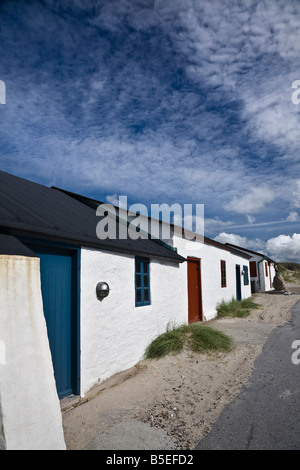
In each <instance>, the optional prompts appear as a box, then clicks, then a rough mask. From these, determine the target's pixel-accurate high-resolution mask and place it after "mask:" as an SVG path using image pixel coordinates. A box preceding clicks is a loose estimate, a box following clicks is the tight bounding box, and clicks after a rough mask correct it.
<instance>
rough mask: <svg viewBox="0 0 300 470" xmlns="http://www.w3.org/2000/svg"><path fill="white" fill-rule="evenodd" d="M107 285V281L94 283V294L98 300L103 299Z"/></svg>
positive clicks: (107, 289)
mask: <svg viewBox="0 0 300 470" xmlns="http://www.w3.org/2000/svg"><path fill="white" fill-rule="evenodd" d="M109 291H110V289H109V285H108V284H107V282H98V284H97V285H96V296H97V299H98V300H103V299H105V297H107V296H108V294H109Z"/></svg>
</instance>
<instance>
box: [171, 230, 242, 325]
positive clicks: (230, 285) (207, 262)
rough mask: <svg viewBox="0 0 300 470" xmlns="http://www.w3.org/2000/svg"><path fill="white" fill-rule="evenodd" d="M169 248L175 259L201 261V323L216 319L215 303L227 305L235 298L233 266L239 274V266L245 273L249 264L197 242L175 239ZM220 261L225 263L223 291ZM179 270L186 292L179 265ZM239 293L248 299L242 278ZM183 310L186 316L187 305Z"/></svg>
mask: <svg viewBox="0 0 300 470" xmlns="http://www.w3.org/2000/svg"><path fill="white" fill-rule="evenodd" d="M173 244H174V246H175V247H176V248H177V250H178V254H179V255H181V256H184V257H186V258H187V257H188V256H190V257H195V258H200V259H201V281H202V306H203V319H204V320H211V319H212V318H214V317H215V316H216V306H217V304H218V303H219V302H221V301H222V300H225V301H230V300H231V299H232V297H234V298H235V297H236V277H235V265H236V264H239V265H240V266H241V271H242V269H243V265H246V266H248V269H249V262H248V260H247V259H245V258H242V257H240V256H237V255H234V254H232V253H230V252H229V251H227V250H223V249H221V248H218V247H216V246H213V245H208V244H205V243H201V242H197V241H189V240H184V239H183V238H181V237H178V236H177V235H174V237H173ZM221 260H224V261H226V287H221V263H220V262H221ZM180 269H181V270H182V271H183V276H184V277H185V281H184V282H185V286H186V290H187V265H186V263H184V264H182V265H181V266H180ZM241 290H242V298H247V297H250V296H251V289H250V282H249V285H248V286H244V281H243V278H242V279H241ZM186 302H187V301H186ZM185 310H186V312H188V304H187V303H186V305H185ZM186 321H187V318H186Z"/></svg>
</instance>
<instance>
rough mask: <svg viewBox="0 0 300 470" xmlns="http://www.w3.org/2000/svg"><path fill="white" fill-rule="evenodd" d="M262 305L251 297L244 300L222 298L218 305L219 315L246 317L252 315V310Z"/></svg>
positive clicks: (219, 316) (220, 316)
mask: <svg viewBox="0 0 300 470" xmlns="http://www.w3.org/2000/svg"><path fill="white" fill-rule="evenodd" d="M259 307H260V305H259V304H257V303H255V302H253V300H252V299H251V297H249V298H248V299H243V300H240V301H238V300H236V299H235V298H232V300H230V301H227V302H226V301H225V300H222V302H220V303H219V304H218V305H217V317H218V318H222V317H239V318H244V317H247V316H248V315H250V313H251V310H253V309H256V308H259Z"/></svg>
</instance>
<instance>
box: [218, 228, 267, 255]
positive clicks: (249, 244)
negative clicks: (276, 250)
mask: <svg viewBox="0 0 300 470" xmlns="http://www.w3.org/2000/svg"><path fill="white" fill-rule="evenodd" d="M214 240H216V241H217V242H220V243H231V244H232V245H237V246H240V247H242V248H248V249H249V250H253V251H258V252H261V251H263V250H265V246H266V243H265V242H264V241H263V240H260V239H259V238H256V239H254V240H249V239H248V238H247V237H241V236H240V235H237V234H235V233H226V232H222V233H220V234H219V235H217V236H216V237H215V238H214Z"/></svg>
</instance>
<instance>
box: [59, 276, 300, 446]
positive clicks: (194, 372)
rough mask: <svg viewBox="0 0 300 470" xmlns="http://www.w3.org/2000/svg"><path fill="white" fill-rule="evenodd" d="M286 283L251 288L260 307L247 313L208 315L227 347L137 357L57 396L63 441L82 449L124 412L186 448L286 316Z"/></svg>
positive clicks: (298, 292) (295, 294)
mask: <svg viewBox="0 0 300 470" xmlns="http://www.w3.org/2000/svg"><path fill="white" fill-rule="evenodd" d="M289 289H290V290H291V292H292V294H291V295H284V294H281V293H280V294H279V293H276V292H272V293H265V294H254V295H253V300H254V301H255V302H257V303H259V304H260V305H261V307H260V308H259V309H258V310H255V311H253V312H252V313H251V315H250V316H249V317H248V318H247V319H235V320H231V319H227V320H213V321H211V322H209V323H208V324H209V325H210V326H211V327H216V328H219V329H223V330H224V328H225V330H224V331H226V333H227V334H228V332H229V333H230V331H232V334H231V336H232V337H233V339H234V341H235V344H236V346H235V348H234V350H233V351H231V352H229V353H215V354H201V355H196V354H193V353H190V352H189V351H184V352H183V353H182V354H180V355H178V356H168V357H166V358H163V359H160V360H155V361H142V362H140V363H138V364H137V365H136V366H135V367H133V368H132V369H130V370H128V371H125V372H122V373H120V374H116V375H115V376H114V377H112V378H110V379H108V380H107V381H105V382H103V383H102V384H101V385H100V386H98V387H96V388H94V389H92V390H91V391H90V392H89V394H87V395H86V397H84V398H83V399H81V401H80V402H79V404H78V402H77V403H72V401H68V400H66V401H65V402H63V403H62V410H63V426H64V432H65V441H66V445H67V449H69V450H75V449H77V450H79V449H83V448H84V447H85V446H87V445H88V443H90V442H91V441H92V440H93V439H94V438H95V436H97V435H99V434H101V433H103V432H104V431H106V430H107V429H109V428H111V427H112V426H114V425H116V424H118V423H121V422H122V421H123V420H128V419H129V420H130V419H135V420H139V421H141V422H144V423H148V424H150V425H151V426H153V427H155V428H160V429H162V430H164V431H165V432H166V433H167V434H168V436H170V437H172V439H173V441H175V443H176V448H177V449H180V450H183V449H193V448H194V447H195V445H196V444H197V442H198V441H199V440H200V439H201V438H202V437H203V436H204V435H206V434H207V433H208V432H209V431H210V430H211V428H212V426H213V424H214V422H215V421H216V419H217V418H218V416H219V414H220V413H221V411H222V410H223V408H224V407H225V405H226V404H227V403H229V402H230V401H231V400H233V398H234V397H235V396H236V395H237V394H238V393H239V391H240V389H241V387H242V386H243V385H244V384H245V383H246V382H247V381H248V380H249V378H250V376H251V373H252V370H253V368H254V361H255V359H256V358H257V357H258V356H259V354H260V352H261V350H262V347H263V344H264V342H265V341H266V340H267V338H268V336H269V334H270V333H271V331H272V330H273V329H274V328H276V327H277V326H279V325H282V324H284V323H286V322H288V321H289V318H290V310H291V308H292V306H293V305H295V303H296V302H298V301H299V300H300V286H299V285H298V286H296V285H290V286H289ZM240 320H241V321H240ZM237 327H238V328H237ZM230 328H232V329H231V330H230ZM237 329H238V331H237ZM117 449H118V444H117V443H116V450H117Z"/></svg>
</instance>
